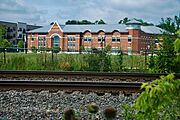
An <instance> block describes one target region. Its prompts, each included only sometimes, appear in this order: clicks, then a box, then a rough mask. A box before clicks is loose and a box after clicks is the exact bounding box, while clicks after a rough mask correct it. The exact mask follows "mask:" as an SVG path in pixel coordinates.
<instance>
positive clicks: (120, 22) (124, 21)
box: [119, 17, 131, 24]
mask: <svg viewBox="0 0 180 120" xmlns="http://www.w3.org/2000/svg"><path fill="white" fill-rule="evenodd" d="M129 21H131V20H130V19H129V18H128V17H125V18H124V19H122V20H120V21H119V24H126V23H127V22H129Z"/></svg>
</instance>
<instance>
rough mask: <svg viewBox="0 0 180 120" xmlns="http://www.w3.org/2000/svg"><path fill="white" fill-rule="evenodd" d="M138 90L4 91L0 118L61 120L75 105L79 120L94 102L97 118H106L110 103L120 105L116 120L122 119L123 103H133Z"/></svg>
mask: <svg viewBox="0 0 180 120" xmlns="http://www.w3.org/2000/svg"><path fill="white" fill-rule="evenodd" d="M137 96H138V95H137V94H135V95H131V96H125V95H124V94H123V93H119V94H116V95H113V94H111V93H105V94H103V95H98V94H96V93H87V94H85V93H81V92H79V91H74V92H73V93H65V92H64V91H58V92H49V91H41V92H33V91H14V90H11V91H1V92H0V120H1V119H5V120H6V119H7V120H17V119H18V120H61V119H62V117H63V112H64V110H65V109H67V108H73V109H74V110H75V111H76V113H77V116H78V117H79V119H80V120H88V119H89V117H90V114H89V113H88V111H87V109H86V106H87V104H88V103H91V102H95V103H96V104H97V105H98V106H99V108H100V109H99V112H98V113H97V114H96V115H95V118H96V120H103V119H104V118H103V115H102V113H103V110H104V108H105V107H107V106H113V107H115V108H116V109H117V111H118V115H117V118H116V119H117V120H118V119H122V117H121V115H120V114H119V113H120V112H121V111H122V105H123V104H132V103H133V102H134V100H135V99H136V98H137Z"/></svg>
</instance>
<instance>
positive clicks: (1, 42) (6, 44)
mask: <svg viewBox="0 0 180 120" xmlns="http://www.w3.org/2000/svg"><path fill="white" fill-rule="evenodd" d="M0 47H4V48H6V47H12V43H10V42H9V41H8V40H7V39H3V40H0Z"/></svg>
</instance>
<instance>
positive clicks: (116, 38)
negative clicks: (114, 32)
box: [112, 36, 120, 42]
mask: <svg viewBox="0 0 180 120" xmlns="http://www.w3.org/2000/svg"><path fill="white" fill-rule="evenodd" d="M112 42H120V36H112Z"/></svg>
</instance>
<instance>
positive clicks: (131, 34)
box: [28, 20, 163, 54]
mask: <svg viewBox="0 0 180 120" xmlns="http://www.w3.org/2000/svg"><path fill="white" fill-rule="evenodd" d="M162 32H163V30H162V29H160V28H158V27H156V26H142V25H141V23H139V22H138V21H135V20H132V21H130V22H128V23H127V24H126V25H125V24H103V25H97V24H93V25H59V24H58V23H57V22H54V23H53V24H51V25H48V26H44V27H42V28H39V29H35V30H32V31H29V32H28V48H29V49H31V48H32V47H33V46H35V47H36V48H54V47H58V48H60V50H61V51H62V52H79V51H80V49H81V46H83V47H84V48H85V51H91V49H92V48H96V49H103V48H104V47H106V46H107V45H110V46H111V48H112V53H116V52H117V51H118V50H119V49H121V50H123V51H124V52H126V53H128V54H131V53H132V52H133V53H140V52H141V51H145V50H147V49H149V47H150V44H152V43H153V44H155V43H156V38H157V36H159V35H161V34H162Z"/></svg>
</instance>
